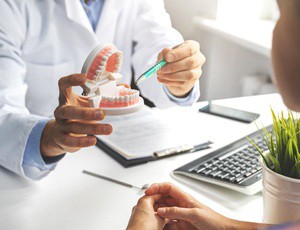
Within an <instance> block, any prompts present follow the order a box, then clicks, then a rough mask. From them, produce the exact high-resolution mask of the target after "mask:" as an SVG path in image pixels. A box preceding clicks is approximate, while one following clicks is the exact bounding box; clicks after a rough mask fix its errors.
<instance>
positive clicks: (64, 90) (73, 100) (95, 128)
mask: <svg viewBox="0 0 300 230" xmlns="http://www.w3.org/2000/svg"><path fill="white" fill-rule="evenodd" d="M85 81H86V77H85V75H83V74H73V75H70V76H66V77H62V78H61V79H60V80H59V82H58V86H59V105H58V107H57V108H56V110H55V111H54V117H55V119H52V120H50V121H49V122H48V123H47V124H46V126H45V128H44V130H43V133H42V137H41V143H40V150H41V153H42V155H43V157H54V156H58V155H61V154H64V153H66V152H75V151H78V150H79V149H81V148H84V147H89V146H93V145H95V144H96V138H95V137H94V136H90V135H109V134H110V133H111V132H112V126H111V125H109V124H99V123H98V122H99V121H100V120H103V119H104V117H105V113H104V112H103V111H102V110H101V109H100V108H90V105H89V102H88V100H87V98H86V97H82V96H79V95H76V94H75V93H73V91H72V86H79V85H83V84H84V83H85ZM45 103H46V102H45Z"/></svg>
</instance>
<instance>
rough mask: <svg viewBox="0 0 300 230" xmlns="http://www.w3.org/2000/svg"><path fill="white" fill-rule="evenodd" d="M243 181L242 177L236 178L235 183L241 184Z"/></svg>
mask: <svg viewBox="0 0 300 230" xmlns="http://www.w3.org/2000/svg"><path fill="white" fill-rule="evenodd" d="M243 179H244V178H243V177H239V178H236V180H235V181H236V182H237V183H239V182H241V181H242V180H243Z"/></svg>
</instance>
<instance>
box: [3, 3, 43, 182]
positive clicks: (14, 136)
mask: <svg viewBox="0 0 300 230" xmlns="http://www.w3.org/2000/svg"><path fill="white" fill-rule="evenodd" d="M24 2H26V1H9V0H7V1H4V0H2V1H1V2H0V18H1V19H0V130H1V132H0V146H1V151H0V165H1V166H3V167H5V168H7V169H9V170H11V171H13V172H15V173H17V174H19V175H22V176H24V171H23V168H22V162H23V154H24V149H25V146H26V143H27V139H28V136H29V134H30V132H31V130H32V128H33V127H34V126H35V124H36V123H37V122H38V121H39V120H41V119H42V117H40V116H35V115H31V114H30V113H29V111H28V110H27V109H26V106H25V95H26V90H27V85H26V84H25V79H24V78H25V73H26V64H25V62H24V60H23V58H22V57H23V53H22V45H23V42H24V40H25V35H26V20H25V17H26V13H25V7H24V6H23V4H24ZM17 4H20V5H17Z"/></svg>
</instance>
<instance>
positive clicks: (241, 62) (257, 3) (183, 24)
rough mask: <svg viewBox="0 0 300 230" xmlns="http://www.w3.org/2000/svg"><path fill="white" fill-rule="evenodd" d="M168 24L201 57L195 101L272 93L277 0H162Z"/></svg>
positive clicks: (277, 12)
mask: <svg viewBox="0 0 300 230" xmlns="http://www.w3.org/2000/svg"><path fill="white" fill-rule="evenodd" d="M164 1H165V6H166V9H167V11H168V13H169V14H170V16H171V19H172V23H173V26H174V27H175V28H176V29H177V30H178V31H180V32H181V34H182V35H183V36H184V38H185V39H192V40H196V41H198V42H199V43H200V45H201V51H202V53H203V54H204V55H205V57H206V63H205V65H204V67H203V75H202V77H201V79H200V87H201V98H200V100H201V101H202V100H214V99H221V98H229V97H239V96H250V95H258V94H265V93H274V92H277V90H276V88H275V87H274V84H273V83H272V78H273V77H272V76H273V73H272V68H271V67H272V66H271V59H270V57H271V55H270V49H271V44H272V30H273V28H274V26H275V23H276V20H277V19H278V17H279V11H278V8H277V4H276V0H184V1H183V0H164Z"/></svg>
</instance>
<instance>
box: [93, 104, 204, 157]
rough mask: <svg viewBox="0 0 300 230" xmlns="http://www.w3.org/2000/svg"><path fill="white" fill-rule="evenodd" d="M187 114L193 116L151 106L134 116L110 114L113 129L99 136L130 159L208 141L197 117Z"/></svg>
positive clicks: (109, 121)
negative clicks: (198, 123)
mask: <svg viewBox="0 0 300 230" xmlns="http://www.w3.org/2000/svg"><path fill="white" fill-rule="evenodd" d="M182 117H185V120H183V119H182ZM186 117H189V116H187V114H182V113H176V114H172V112H171V111H168V110H165V111H163V110H154V111H152V110H149V109H148V110H143V111H141V112H139V113H137V114H133V115H131V116H121V117H115V118H113V117H110V118H108V119H107V120H106V122H108V123H110V124H112V125H113V133H112V134H111V135H109V136H97V137H98V138H99V139H101V140H102V141H103V142H105V143H106V144H107V145H108V146H110V147H111V148H113V149H114V150H116V151H117V152H119V153H120V154H122V155H123V156H124V157H126V158H127V159H133V158H140V157H145V156H152V155H153V153H154V152H155V151H160V150H165V149H169V148H173V147H178V146H181V145H186V144H192V145H199V144H202V143H205V142H207V141H208V140H207V139H205V138H203V131H201V127H197V125H196V123H197V122H196V120H194V121H193V118H189V119H186ZM192 117H193V116H192ZM194 119H196V118H195V117H194Z"/></svg>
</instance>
